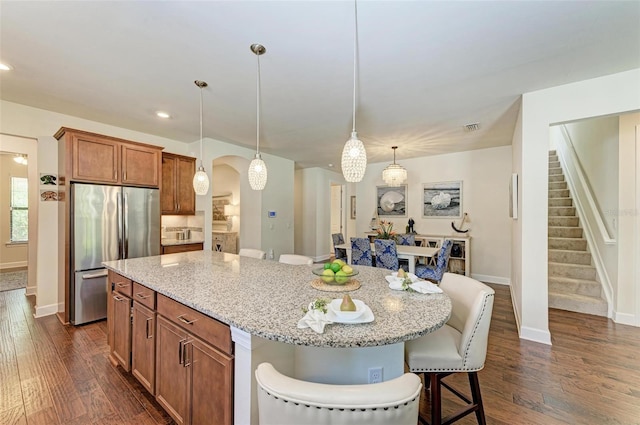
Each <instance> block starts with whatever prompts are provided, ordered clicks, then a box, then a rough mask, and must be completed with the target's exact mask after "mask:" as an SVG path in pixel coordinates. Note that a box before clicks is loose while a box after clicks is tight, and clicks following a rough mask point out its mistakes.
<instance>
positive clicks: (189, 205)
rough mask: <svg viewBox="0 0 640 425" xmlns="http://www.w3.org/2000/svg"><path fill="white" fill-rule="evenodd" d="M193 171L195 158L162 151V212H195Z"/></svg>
mask: <svg viewBox="0 0 640 425" xmlns="http://www.w3.org/2000/svg"><path fill="white" fill-rule="evenodd" d="M195 173H196V159H195V158H192V157H189V156H182V155H176V154H173V153H166V152H163V153H162V190H161V192H160V205H161V209H162V214H167V215H194V214H195V213H196V193H195V191H194V190H193V175H194V174H195Z"/></svg>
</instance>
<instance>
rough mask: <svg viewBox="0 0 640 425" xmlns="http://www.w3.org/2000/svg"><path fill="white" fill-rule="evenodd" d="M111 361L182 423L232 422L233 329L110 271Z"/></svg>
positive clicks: (222, 424) (223, 423)
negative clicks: (129, 373) (136, 380)
mask: <svg viewBox="0 0 640 425" xmlns="http://www.w3.org/2000/svg"><path fill="white" fill-rule="evenodd" d="M109 295H110V296H109V304H108V312H107V327H108V330H109V346H110V350H111V353H110V354H111V356H110V357H111V362H112V363H113V364H114V365H116V364H120V365H121V366H122V367H123V368H124V369H125V370H127V371H129V370H130V371H131V373H132V374H133V375H134V376H135V377H136V378H137V379H138V381H140V383H141V384H142V385H143V386H144V387H145V389H146V390H147V391H148V392H149V393H150V394H152V395H155V397H156V400H157V401H158V403H159V404H160V405H161V406H162V407H163V408H164V409H165V410H166V411H167V413H168V414H169V415H170V416H171V417H172V418H173V419H174V420H175V421H176V423H178V424H185V425H200V424H203V425H204V424H216V425H217V424H220V425H231V424H232V423H233V367H234V364H233V363H234V357H233V343H232V341H231V330H230V328H229V326H228V325H225V324H224V323H222V322H219V321H218V320H215V319H213V318H211V317H209V316H207V315H205V314H202V313H200V312H198V311H196V310H193V309H191V308H190V307H187V306H185V305H183V304H180V303H179V302H177V301H174V300H172V299H170V298H168V297H166V296H164V295H161V294H157V293H156V292H155V291H153V290H152V289H149V288H147V287H146V286H143V285H141V284H139V283H137V282H132V281H131V280H129V279H127V278H125V277H124V276H121V275H119V274H117V273H114V272H112V271H109Z"/></svg>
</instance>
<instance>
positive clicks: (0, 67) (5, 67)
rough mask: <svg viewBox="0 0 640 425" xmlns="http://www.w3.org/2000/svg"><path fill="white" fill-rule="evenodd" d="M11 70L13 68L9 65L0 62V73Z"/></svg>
mask: <svg viewBox="0 0 640 425" xmlns="http://www.w3.org/2000/svg"><path fill="white" fill-rule="evenodd" d="M12 69H13V67H12V66H11V65H7V64H6V63H2V62H0V71H9V70H12Z"/></svg>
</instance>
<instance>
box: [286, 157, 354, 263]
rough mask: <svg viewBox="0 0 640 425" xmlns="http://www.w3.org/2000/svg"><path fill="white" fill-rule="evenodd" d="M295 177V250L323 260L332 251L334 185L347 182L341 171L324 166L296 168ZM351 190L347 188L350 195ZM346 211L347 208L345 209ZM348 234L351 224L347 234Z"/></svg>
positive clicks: (317, 259)
mask: <svg viewBox="0 0 640 425" xmlns="http://www.w3.org/2000/svg"><path fill="white" fill-rule="evenodd" d="M295 178H296V188H297V189H296V198H297V199H296V205H299V206H300V208H299V210H297V211H296V220H297V221H298V223H297V225H296V244H295V245H296V253H297V254H302V255H307V256H309V257H311V258H313V259H314V260H315V261H322V260H324V259H327V258H329V256H330V255H331V254H332V252H333V251H332V250H331V246H332V242H331V185H332V184H333V185H342V184H344V178H343V177H342V174H340V173H337V172H334V171H329V170H325V169H322V168H305V169H303V170H297V171H296V173H295ZM348 195H349V192H348V189H347V194H346V195H345V196H347V199H349V197H348ZM342 213H343V214H344V215H346V214H347V210H346V209H343V212H342ZM348 234H349V224H348V223H347V229H346V232H345V238H346V237H347V235H348Z"/></svg>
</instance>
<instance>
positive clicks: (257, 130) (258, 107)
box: [256, 54, 260, 154]
mask: <svg viewBox="0 0 640 425" xmlns="http://www.w3.org/2000/svg"><path fill="white" fill-rule="evenodd" d="M256 57H257V58H258V72H257V73H256V75H257V81H256V87H257V90H256V91H257V95H256V117H257V125H256V154H259V153H260V55H259V54H258V55H256Z"/></svg>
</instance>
